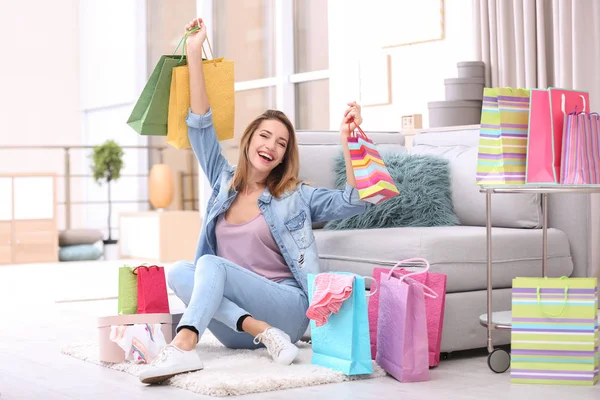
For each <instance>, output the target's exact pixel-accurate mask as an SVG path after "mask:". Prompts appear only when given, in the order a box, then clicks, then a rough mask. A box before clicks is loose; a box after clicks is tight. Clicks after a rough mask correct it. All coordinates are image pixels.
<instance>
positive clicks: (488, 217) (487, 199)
mask: <svg viewBox="0 0 600 400" xmlns="http://www.w3.org/2000/svg"><path fill="white" fill-rule="evenodd" d="M485 211H486V222H485V227H486V235H485V236H486V239H487V348H488V352H490V353H491V352H492V351H494V345H493V344H492V191H490V190H488V191H486V193H485Z"/></svg>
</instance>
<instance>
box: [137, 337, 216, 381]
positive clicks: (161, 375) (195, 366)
mask: <svg viewBox="0 0 600 400" xmlns="http://www.w3.org/2000/svg"><path fill="white" fill-rule="evenodd" d="M203 368H204V365H203V364H202V361H201V360H200V356H199V355H198V353H196V350H189V351H186V350H181V349H180V348H178V347H175V346H174V345H172V344H168V345H167V346H165V348H164V349H162V350H161V352H160V353H158V355H157V356H156V358H155V359H154V360H152V362H151V363H150V365H148V367H147V368H146V369H145V370H143V371H142V373H141V374H140V376H139V378H140V381H141V382H142V383H160V382H163V381H166V380H167V379H169V378H172V377H173V376H175V375H177V374H181V373H185V372H194V371H199V370H201V369H203Z"/></svg>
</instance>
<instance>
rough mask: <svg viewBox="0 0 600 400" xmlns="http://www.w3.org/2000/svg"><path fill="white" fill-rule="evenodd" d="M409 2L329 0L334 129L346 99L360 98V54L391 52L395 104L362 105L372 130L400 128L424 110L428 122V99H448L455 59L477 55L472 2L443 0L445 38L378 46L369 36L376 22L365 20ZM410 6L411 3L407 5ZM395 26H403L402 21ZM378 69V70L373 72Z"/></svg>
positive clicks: (464, 59)
mask: <svg viewBox="0 0 600 400" xmlns="http://www.w3.org/2000/svg"><path fill="white" fill-rule="evenodd" d="M407 3H408V2H400V1H397V0H373V1H369V2H365V1H361V0H348V1H343V2H341V1H336V0H330V1H329V18H330V21H329V40H330V42H329V49H330V54H329V63H330V70H331V75H332V78H331V85H330V99H331V105H330V110H331V116H330V119H331V129H337V128H338V127H339V122H340V121H341V115H342V113H343V111H344V109H345V107H346V103H347V102H349V101H351V100H357V101H358V100H359V75H358V58H359V57H360V56H361V55H368V54H370V53H372V52H381V53H385V54H389V55H390V57H391V71H392V73H391V86H392V96H391V97H392V103H391V104H390V105H384V106H375V107H365V108H363V116H364V123H363V125H362V127H363V128H364V129H369V130H399V129H400V126H401V116H402V115H406V114H423V124H424V127H427V126H428V122H427V121H428V111H427V103H428V102H430V101H439V100H444V79H445V78H454V77H457V71H456V63H457V62H460V61H471V60H474V59H475V58H474V52H473V37H472V32H473V31H472V29H471V25H472V20H471V9H472V3H471V1H468V0H445V39H444V40H441V41H435V42H430V43H423V44H416V45H411V46H402V47H396V48H389V49H381V48H378V47H377V46H376V45H375V44H374V43H373V42H374V40H371V39H370V38H369V33H370V32H371V31H372V30H373V28H374V26H369V23H368V22H367V23H365V22H364V19H362V18H361V15H365V12H366V11H365V9H364V8H365V7H369V8H370V9H371V10H367V11H369V14H370V15H377V14H378V13H380V14H381V13H388V14H389V13H392V14H393V13H398V12H402V10H404V9H406V7H407V6H406V5H403V4H407ZM408 8H410V6H408ZM396 29H402V26H398V27H397V28H396ZM373 73H377V72H375V71H374V72H373Z"/></svg>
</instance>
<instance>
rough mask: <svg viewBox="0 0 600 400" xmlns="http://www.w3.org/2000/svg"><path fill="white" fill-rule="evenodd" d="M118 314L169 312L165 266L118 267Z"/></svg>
mask: <svg viewBox="0 0 600 400" xmlns="http://www.w3.org/2000/svg"><path fill="white" fill-rule="evenodd" d="M117 307H118V314H119V315H125V314H155V313H156V314H160V313H167V314H168V313H169V312H170V310H169V297H168V294H167V282H166V279H165V268H164V267H159V266H157V265H150V266H146V265H140V266H138V267H131V266H128V265H125V266H122V267H120V268H119V296H118V300H117Z"/></svg>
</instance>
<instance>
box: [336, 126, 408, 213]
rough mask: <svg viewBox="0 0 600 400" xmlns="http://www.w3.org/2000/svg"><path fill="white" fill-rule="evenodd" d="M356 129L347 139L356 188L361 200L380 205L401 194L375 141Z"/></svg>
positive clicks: (359, 129) (358, 128)
mask: <svg viewBox="0 0 600 400" xmlns="http://www.w3.org/2000/svg"><path fill="white" fill-rule="evenodd" d="M348 126H350V124H348ZM356 128H357V129H356V130H355V131H352V130H351V129H350V136H349V137H348V139H347V140H348V149H349V150H350V157H351V159H352V170H353V172H354V178H355V179H356V188H357V189H358V194H359V197H360V199H361V200H364V201H367V202H369V203H373V204H379V203H381V202H383V201H385V200H388V199H390V198H392V197H395V196H397V195H398V194H400V192H399V191H398V188H397V187H396V184H395V183H394V180H393V179H392V176H391V175H390V173H389V171H388V169H387V167H386V166H385V164H384V162H383V160H382V159H381V155H380V154H379V151H378V150H377V147H376V146H375V144H374V143H373V141H372V140H371V139H369V138H368V137H367V135H366V134H365V133H364V132H363V130H362V129H361V128H360V126H357V127H356ZM356 131H358V133H357V132H356Z"/></svg>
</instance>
